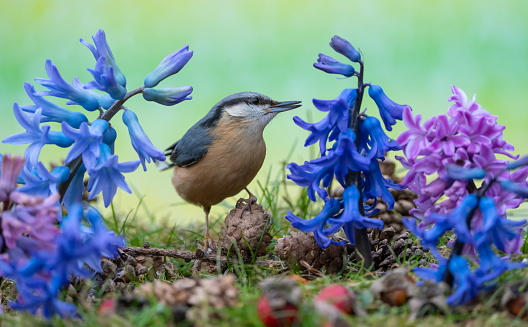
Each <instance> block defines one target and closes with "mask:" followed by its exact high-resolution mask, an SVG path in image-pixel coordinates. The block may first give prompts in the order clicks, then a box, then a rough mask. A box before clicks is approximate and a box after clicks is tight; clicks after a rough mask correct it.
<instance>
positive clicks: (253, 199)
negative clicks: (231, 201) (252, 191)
mask: <svg viewBox="0 0 528 327" xmlns="http://www.w3.org/2000/svg"><path fill="white" fill-rule="evenodd" d="M257 200H258V199H257V197H256V196H254V195H251V196H250V197H249V199H244V198H240V199H238V201H237V203H236V207H237V208H238V205H239V204H242V203H245V204H246V205H245V206H244V209H242V214H241V215H240V217H242V215H243V214H244V212H246V211H249V212H250V213H251V206H252V205H253V204H255V203H257Z"/></svg>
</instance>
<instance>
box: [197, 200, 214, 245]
mask: <svg viewBox="0 0 528 327" xmlns="http://www.w3.org/2000/svg"><path fill="white" fill-rule="evenodd" d="M203 209H204V212H205V236H204V241H203V243H202V242H199V243H201V244H202V246H203V251H204V252H208V251H209V250H213V242H212V240H211V234H209V212H210V211H211V207H210V206H207V207H204V208H203Z"/></svg>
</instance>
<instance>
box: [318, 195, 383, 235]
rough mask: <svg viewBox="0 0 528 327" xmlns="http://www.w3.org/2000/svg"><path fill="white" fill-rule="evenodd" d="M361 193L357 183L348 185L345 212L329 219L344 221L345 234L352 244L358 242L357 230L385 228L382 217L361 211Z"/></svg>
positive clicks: (344, 200)
mask: <svg viewBox="0 0 528 327" xmlns="http://www.w3.org/2000/svg"><path fill="white" fill-rule="evenodd" d="M359 201H360V193H359V190H358V189H357V187H356V186H355V185H350V186H349V187H347V188H346V189H345V191H344V193H343V207H344V208H343V212H342V213H341V214H339V215H338V216H337V217H335V218H331V219H329V221H328V223H331V224H332V223H334V224H337V223H338V222H339V223H342V224H343V229H344V231H345V235H346V236H347V238H348V240H349V241H350V243H351V244H356V241H355V230H356V229H364V228H377V229H381V228H383V221H382V220H380V219H373V218H367V217H365V216H363V215H362V214H361V213H360V211H359Z"/></svg>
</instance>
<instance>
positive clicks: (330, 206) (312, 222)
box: [285, 198, 344, 249]
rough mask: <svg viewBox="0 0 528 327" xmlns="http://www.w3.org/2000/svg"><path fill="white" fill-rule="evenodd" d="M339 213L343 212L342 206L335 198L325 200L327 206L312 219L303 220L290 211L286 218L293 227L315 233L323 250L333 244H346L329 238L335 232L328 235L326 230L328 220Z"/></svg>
mask: <svg viewBox="0 0 528 327" xmlns="http://www.w3.org/2000/svg"><path fill="white" fill-rule="evenodd" d="M339 211H341V204H340V202H339V200H338V199H334V198H328V199H326V200H325V205H324V207H323V209H322V210H321V212H320V213H319V214H318V215H317V216H315V217H314V218H312V219H309V220H304V219H301V218H299V217H297V216H295V215H294V214H293V213H291V212H290V211H288V215H287V216H286V217H285V218H286V219H287V220H288V221H290V222H291V224H292V226H293V227H295V228H297V229H299V230H302V231H303V232H305V233H310V232H313V234H314V238H315V241H316V242H317V244H318V245H319V246H320V247H321V248H323V249H324V248H327V247H328V246H330V245H331V244H338V245H343V244H344V242H336V241H334V240H332V239H330V238H329V237H328V235H330V234H333V233H334V232H335V231H334V232H330V233H328V231H325V228H326V226H327V224H328V220H329V219H331V218H332V217H333V216H334V215H336V214H337V213H338V212H339ZM342 225H343V223H341V222H340V223H338V225H337V228H338V229H339V228H341V226H342ZM330 228H332V227H330ZM332 229H333V228H332Z"/></svg>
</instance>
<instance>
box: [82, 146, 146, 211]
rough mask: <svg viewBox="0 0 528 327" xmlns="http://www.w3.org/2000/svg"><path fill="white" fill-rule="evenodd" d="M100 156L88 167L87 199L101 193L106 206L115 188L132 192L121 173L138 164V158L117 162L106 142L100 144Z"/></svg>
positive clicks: (129, 170)
mask: <svg viewBox="0 0 528 327" xmlns="http://www.w3.org/2000/svg"><path fill="white" fill-rule="evenodd" d="M100 148H101V151H100V156H99V157H98V158H97V161H96V164H95V165H94V166H93V167H87V168H88V174H89V175H90V179H89V180H88V191H89V192H90V196H89V197H88V199H89V200H91V199H93V198H94V197H96V196H97V194H99V193H101V192H102V193H103V200H104V204H105V207H108V206H109V205H110V203H111V202H112V199H113V198H114V195H115V194H116V191H117V188H118V187H119V188H121V189H122V190H124V191H125V192H128V193H132V190H131V189H130V187H129V186H128V184H127V183H126V182H125V176H123V173H130V172H133V171H134V170H136V168H137V167H138V166H139V160H136V161H128V162H122V163H119V162H118V161H117V160H118V158H117V155H113V154H111V152H110V147H109V146H108V145H106V144H104V143H103V144H101V146H100Z"/></svg>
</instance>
